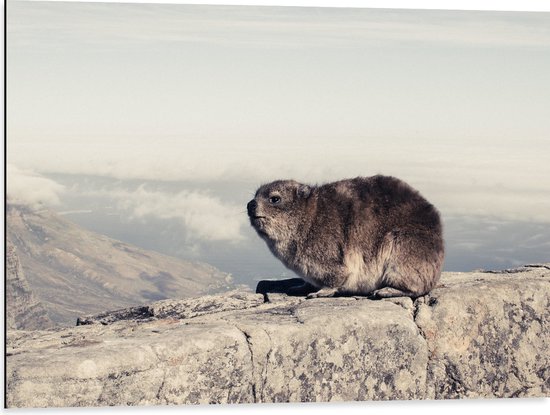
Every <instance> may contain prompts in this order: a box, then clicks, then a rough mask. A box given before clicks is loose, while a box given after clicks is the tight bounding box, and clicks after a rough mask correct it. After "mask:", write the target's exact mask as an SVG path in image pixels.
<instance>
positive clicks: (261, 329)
mask: <svg viewBox="0 0 550 415" xmlns="http://www.w3.org/2000/svg"><path fill="white" fill-rule="evenodd" d="M549 302H550V268H549V267H548V265H544V264H542V265H537V266H530V267H526V268H521V269H518V270H515V271H514V272H503V273H488V272H475V273H446V274H444V275H443V278H442V284H441V286H440V287H438V288H436V289H435V290H433V291H432V292H431V293H430V294H429V295H427V296H424V297H421V298H419V299H417V300H416V301H414V302H413V301H412V300H411V299H409V298H395V299H391V300H371V299H367V298H362V297H342V298H322V299H311V300H305V299H304V298H303V297H288V296H286V295H285V294H283V293H268V294H265V295H264V294H253V293H250V292H245V291H240V292H239V291H233V292H229V293H225V294H221V295H215V296H205V297H198V298H195V299H185V300H164V301H161V302H157V303H153V304H151V305H149V306H147V307H148V308H147V310H148V311H147V315H145V314H139V313H137V314H136V313H134V314H132V312H131V311H128V310H127V312H126V314H124V313H122V314H121V311H120V310H119V311H116V312H111V313H104V314H102V315H100V316H95V317H94V316H88V317H86V318H82V319H81V321H82V322H83V323H84V322H86V323H87V324H85V325H81V326H77V327H73V328H66V329H56V330H50V331H33V332H29V331H19V330H17V331H9V332H8V345H7V347H8V349H7V351H8V358H7V380H8V384H7V405H8V406H9V407H46V406H105V405H162V404H188V403H193V404H196V403H251V402H298V401H301V402H304V401H306V402H313V401H315V402H329V401H353V400H384V399H434V398H435V399H446V398H477V397H527V396H529V397H534V396H548V394H549V389H550V385H549V375H550V357H549V355H548V350H549V347H548V346H549V343H550V333H549V329H548V322H549V311H548V310H549V305H550V304H549ZM117 316H119V317H117Z"/></svg>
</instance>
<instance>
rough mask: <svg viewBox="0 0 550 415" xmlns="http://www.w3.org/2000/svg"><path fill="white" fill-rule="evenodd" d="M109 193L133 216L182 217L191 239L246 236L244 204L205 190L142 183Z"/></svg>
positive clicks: (206, 239)
mask: <svg viewBox="0 0 550 415" xmlns="http://www.w3.org/2000/svg"><path fill="white" fill-rule="evenodd" d="M109 195H110V196H111V197H115V198H116V199H118V202H117V203H118V208H119V209H121V210H123V211H127V212H129V213H130V215H131V216H132V217H133V218H143V219H146V218H148V217H156V218H160V219H177V220H179V221H180V222H181V223H182V225H183V226H184V227H185V230H186V231H187V239H188V240H192V239H199V240H201V241H230V242H237V241H241V240H243V239H244V236H243V234H242V227H243V226H244V224H245V220H244V215H243V214H242V211H243V208H242V207H240V206H236V205H233V204H230V203H225V202H223V201H222V200H220V199H219V198H217V197H213V196H210V195H208V194H207V193H205V192H198V191H180V192H178V193H173V194H172V193H168V192H161V191H150V190H147V189H146V188H145V186H140V187H139V188H138V189H137V190H135V191H126V190H119V191H111V192H110V193H109Z"/></svg>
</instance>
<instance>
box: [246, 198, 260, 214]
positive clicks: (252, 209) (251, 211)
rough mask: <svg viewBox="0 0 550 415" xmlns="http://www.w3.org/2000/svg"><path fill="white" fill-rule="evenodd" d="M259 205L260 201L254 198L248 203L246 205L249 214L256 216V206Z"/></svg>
mask: <svg viewBox="0 0 550 415" xmlns="http://www.w3.org/2000/svg"><path fill="white" fill-rule="evenodd" d="M257 207H258V203H257V202H256V201H255V200H254V199H252V200H251V201H250V202H248V204H247V205H246V210H248V216H256V208H257Z"/></svg>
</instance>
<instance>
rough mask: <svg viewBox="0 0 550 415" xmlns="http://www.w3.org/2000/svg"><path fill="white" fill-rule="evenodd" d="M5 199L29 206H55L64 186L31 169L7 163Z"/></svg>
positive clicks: (58, 201)
mask: <svg viewBox="0 0 550 415" xmlns="http://www.w3.org/2000/svg"><path fill="white" fill-rule="evenodd" d="M6 178H7V200H8V202H9V203H16V204H25V205H29V206H31V207H40V206H44V205H45V206H55V205H58V204H59V203H60V199H59V198H60V196H61V195H62V194H63V193H64V191H65V187H64V186H63V185H61V184H59V183H57V182H55V181H54V180H51V179H48V178H45V177H43V176H40V175H39V174H37V173H35V172H33V171H31V170H22V169H19V168H18V167H16V166H14V165H13V164H8V165H7V176H6Z"/></svg>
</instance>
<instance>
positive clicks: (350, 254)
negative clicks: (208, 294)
mask: <svg viewBox="0 0 550 415" xmlns="http://www.w3.org/2000/svg"><path fill="white" fill-rule="evenodd" d="M247 211H248V216H249V218H250V223H251V224H252V226H253V227H254V229H255V230H256V231H257V233H258V234H259V235H260V237H261V238H262V239H264V240H265V241H266V242H267V245H268V246H269V248H270V249H271V251H272V252H273V254H275V256H276V257H277V258H279V259H280V260H281V261H282V262H283V264H284V265H285V266H286V267H287V268H289V269H291V270H292V271H294V272H295V273H296V274H298V275H299V276H300V277H301V278H302V279H303V280H304V281H305V284H304V285H302V286H299V287H293V289H292V293H293V294H295V295H296V294H299V293H300V292H303V291H304V290H306V287H307V286H308V283H309V284H311V285H312V286H313V287H315V288H316V289H318V291H317V292H314V293H310V294H309V295H308V297H310V298H311V297H331V296H335V295H371V296H375V297H379V298H382V297H397V296H409V297H413V298H414V297H418V296H421V295H424V294H426V293H428V292H429V291H430V290H431V289H432V288H433V287H434V286H435V285H436V283H437V281H438V280H439V277H440V274H441V268H442V265H443V257H444V244H443V235H442V225H441V220H440V216H439V213H438V211H437V210H436V208H435V207H434V206H432V205H431V204H430V203H429V202H428V201H427V200H426V199H424V198H423V197H422V196H421V195H420V193H419V192H418V191H416V190H414V189H413V188H412V187H411V186H409V185H408V184H406V183H405V182H403V181H401V180H399V179H397V178H395V177H390V176H381V175H377V176H372V177H357V178H354V179H347V180H341V181H337V182H334V183H328V184H324V185H321V186H309V185H306V184H301V183H298V182H296V181H294V180H277V181H274V182H272V183H269V184H266V185H263V186H261V187H260V188H259V189H258V190H257V192H256V194H255V197H254V199H253V200H251V201H250V202H249V203H248V205H247ZM313 287H309V288H310V289H309V291H311V288H313Z"/></svg>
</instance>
